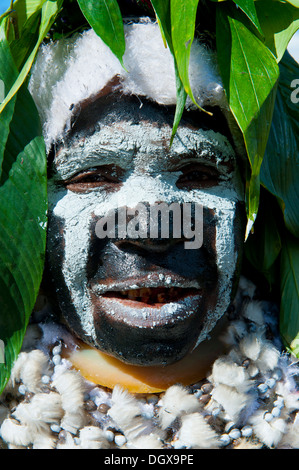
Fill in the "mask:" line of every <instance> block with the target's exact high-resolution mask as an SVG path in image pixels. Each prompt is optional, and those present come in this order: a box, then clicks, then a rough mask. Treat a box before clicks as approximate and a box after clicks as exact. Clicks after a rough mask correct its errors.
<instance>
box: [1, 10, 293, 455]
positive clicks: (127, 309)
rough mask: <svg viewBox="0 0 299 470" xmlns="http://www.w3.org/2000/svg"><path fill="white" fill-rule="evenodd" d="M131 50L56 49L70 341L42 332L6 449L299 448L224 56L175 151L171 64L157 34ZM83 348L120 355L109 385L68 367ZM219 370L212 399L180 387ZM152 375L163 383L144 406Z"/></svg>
mask: <svg viewBox="0 0 299 470" xmlns="http://www.w3.org/2000/svg"><path fill="white" fill-rule="evenodd" d="M125 34H126V43H127V49H126V54H125V57H124V64H125V69H124V68H122V67H121V65H120V64H119V63H118V61H117V59H116V58H115V57H114V56H113V55H112V54H111V52H110V51H109V49H108V48H107V47H106V46H105V45H104V44H103V43H102V41H101V40H100V39H99V38H98V37H97V36H96V35H95V33H94V32H93V31H92V30H90V31H86V32H84V33H83V34H80V35H78V36H74V37H73V38H71V39H68V40H65V39H63V40H60V41H57V42H54V43H50V44H47V45H44V46H42V48H41V51H40V52H39V55H38V57H37V61H36V64H35V67H34V70H33V73H32V76H31V82H30V85H29V88H30V91H31V94H32V96H33V97H34V100H35V102H36V104H37V107H38V110H39V113H40V116H41V120H42V122H43V130H44V137H45V142H46V146H47V151H48V164H49V187H48V194H49V226H48V244H47V257H48V260H47V272H48V273H50V278H51V284H52V286H51V287H52V295H54V294H55V297H56V298H57V308H59V310H60V312H61V316H62V319H64V321H65V322H66V325H67V327H68V328H67V330H66V329H63V328H61V325H60V323H59V321H58V320H57V319H56V318H55V321H53V317H50V319H48V320H47V319H45V318H43V319H42V321H40V322H39V323H38V328H40V329H41V331H42V336H41V338H40V337H38V338H37V339H36V338H35V337H34V334H35V329H34V327H35V323H34V322H32V323H31V324H30V325H29V328H28V330H27V337H26V338H25V341H24V343H23V350H22V352H21V353H20V355H19V357H18V359H17V361H16V363H15V365H14V368H13V370H12V375H11V380H10V383H9V384H8V387H7V388H6V391H5V396H4V398H3V399H4V403H5V409H6V410H7V409H8V410H10V412H11V414H12V418H11V417H10V416H7V415H5V416H6V417H5V419H4V420H3V422H2V424H1V428H0V435H1V437H2V439H3V441H4V442H5V443H6V444H7V445H8V447H9V448H15V447H18V448H28V447H32V448H34V449H35V448H57V449H62V448H82V449H84V448H98V449H99V448H101V449H103V448H108V449H115V448H122V449H123V448H125V449H140V448H143V449H165V448H167V449H181V448H192V449H194V448H221V447H226V446H229V447H230V448H239V449H240V448H261V447H268V448H271V447H276V448H286V447H287V448H298V446H299V444H298V410H299V404H298V385H297V384H296V380H295V376H296V374H297V375H298V365H296V364H293V363H292V360H291V359H290V358H289V357H288V356H287V355H285V354H284V353H281V344H280V342H279V337H278V334H277V324H276V323H275V318H276V316H277V312H275V311H274V310H275V309H273V306H272V305H270V304H269V302H263V301H261V300H260V299H259V298H258V296H257V292H256V288H255V286H254V285H253V284H252V283H251V282H250V281H248V280H246V279H244V277H243V276H242V277H239V276H240V271H241V263H242V251H243V244H244V232H245V223H246V220H245V208H244V201H243V196H244V180H243V175H244V171H243V168H244V165H246V158H245V155H246V154H245V150H244V148H243V145H242V139H241V138H240V136H239V133H238V131H237V130H236V127H235V125H234V121H233V119H232V116H231V115H230V113H229V111H228V107H227V103H226V99H225V95H224V92H223V87H222V84H221V80H220V78H219V75H218V72H217V62H216V59H215V54H214V52H213V51H212V50H210V49H208V48H207V47H206V45H205V44H204V42H203V38H201V42H198V41H195V43H194V46H193V48H192V52H191V63H190V77H191V84H192V89H193V92H194V96H195V97H196V100H197V102H198V104H199V105H200V106H202V107H204V109H205V110H206V111H209V113H210V114H208V113H207V112H203V111H200V110H199V109H197V107H196V106H195V107H194V106H193V105H192V102H191V101H187V103H186V110H185V112H184V114H183V117H182V120H181V122H180V125H179V127H178V129H177V132H176V135H175V137H174V139H173V142H172V145H170V141H171V136H172V123H173V116H174V112H175V104H176V87H175V76H174V71H173V63H172V58H171V54H170V52H169V50H167V49H165V47H164V44H163V42H162V39H161V35H160V31H159V27H158V25H157V24H155V23H153V22H152V21H150V20H147V19H142V20H140V21H138V22H137V23H136V22H129V23H127V24H126V25H125ZM170 209H171V210H170ZM159 210H160V216H158V217H156V218H154V217H151V216H152V215H153V214H155V213H156V212H157V211H158V212H159ZM163 210H164V212H163ZM155 211H156V212H155ZM184 211H185V212H184ZM165 215H166V216H165ZM45 281H47V277H45ZM275 313H276V314H275ZM35 319H37V316H35ZM223 320H224V322H223ZM219 325H220V329H219ZM30 327H31V328H30ZM216 330H217V335H220V336H221V337H222V342H223V344H225V345H226V348H227V349H226V351H225V352H223V351H221V352H220V350H219V349H218V346H219V344H218V345H217V342H215V337H217V335H216V336H215V331H216ZM32 331H33V335H32ZM76 337H79V338H80V339H81V340H82V341H83V342H84V343H86V344H89V345H90V346H91V347H92V348H93V349H92V351H93V352H94V351H103V352H104V353H107V354H106V356H107V357H108V359H106V362H105V361H103V360H101V361H100V362H98V368H97V370H96V373H94V375H93V376H92V377H91V376H90V375H89V376H88V377H86V374H85V373H84V368H83V367H75V368H74V367H73V366H74V361H72V360H69V358H68V359H66V358H65V357H61V354H62V351H63V349H62V348H63V347H64V346H65V345H67V347H70V348H73V349H74V351H75V354H76V353H77V351H78V343H77V342H76V340H75V338H76ZM72 342H73V343H74V344H71V343H72ZM204 344H206V345H210V349H212V350H213V353H214V355H213V360H211V356H210V357H209V358H208V361H207V356H208V352H207V348H205V347H202V346H203V345H204ZM211 345H212V346H211ZM216 345H217V347H216ZM193 351H194V352H195V351H198V352H199V353H198V354H197V355H196V356H195V361H194V360H193V362H192V360H191V361H190V357H191V356H192V352H193ZM84 352H85V350H84V348H83V356H84ZM89 352H90V351H89ZM79 354H80V351H79ZM100 357H101V356H100ZM192 357H193V358H194V356H192ZM185 358H187V359H188V358H189V359H188V360H189V363H188V361H187V362H184V361H185ZM116 359H120V361H118V363H121V364H122V368H118V369H117V376H116V378H115V381H114V383H113V385H112V386H110V385H109V384H108V382H109V380H108V379H109V377H108V378H107V376H108V375H109V374H110V373H111V367H112V368H113V365H114V364H115V360H116ZM90 362H91V360H90V356H87V363H88V364H86V361H85V366H89V363H90ZM204 362H206V365H208V369H207V368H205V370H204V371H203V369H201V373H202V374H203V375H201V376H200V377H199V376H198V375H196V378H197V379H198V380H199V379H200V380H199V381H198V382H197V383H195V382H196V380H194V381H193V382H192V381H190V382H187V384H186V383H184V381H182V380H178V377H180V379H181V378H182V375H181V376H180V375H178V374H173V371H176V370H177V369H180V371H182V369H187V368H188V367H190V364H191V368H192V367H193V368H196V367H198V364H199V365H201V363H204ZM107 364H108V365H109V367H110V369H109V368H107ZM182 364H183V366H182ZM187 366H188V367H187ZM132 367H133V368H135V369H132ZM137 369H138V374H137V378H138V377H139V379H140V377H141V375H142V373H144V371H147V370H151V371H153V372H152V376H151V381H149V380H148V377H145V378H146V379H147V380H143V381H142V380H140V381H139V382H138V384H137V385H138V388H137V390H136V389H134V387H133V386H132V383H133V378H135V379H136V370H137ZM132 370H134V373H132ZM170 370H171V371H172V373H169V371H170ZM128 371H130V374H131V375H130V374H128ZM99 372H100V374H101V378H103V376H105V375H106V377H105V380H106V381H105V383H104V384H103V383H101V382H99V381H97V379H98V377H99V375H97V374H98V373H99ZM134 374H135V375H134ZM171 374H173V375H171ZM196 374H198V369H197V370H196ZM204 374H207V375H204ZM154 375H156V381H155V377H154ZM123 377H125V379H124V380H123ZM128 377H129V379H128ZM165 377H166V379H165ZM193 377H194V376H193ZM185 378H186V376H185ZM86 379H87V380H86ZM162 379H165V380H164V384H163V387H161V383H162V382H163V380H162ZM168 379H169V382H167V380H168ZM178 382H180V384H183V385H188V387H184V386H182V385H180V384H178ZM97 384H100V385H97ZM157 384H158V386H157ZM165 384H166V385H165ZM120 385H121V386H122V387H120ZM141 385H142V386H143V385H146V386H147V387H148V385H151V387H148V388H147V389H146V393H147V395H146V397H144V395H143V394H142V395H141V396H140V395H139V394H140V392H144V388H141ZM123 389H127V390H129V392H132V393H131V394H130V393H128V392H127V390H123ZM136 391H137V394H135V392H136ZM133 392H134V394H133ZM153 392H154V395H153V394H152V393H153ZM161 392H165V393H161ZM0 411H1V408H0ZM6 412H7V411H6ZM296 413H297V414H296ZM120 458H121V457H120ZM119 462H120V461H118V463H119ZM106 463H110V461H109V462H106Z"/></svg>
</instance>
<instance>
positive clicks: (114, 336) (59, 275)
mask: <svg viewBox="0 0 299 470" xmlns="http://www.w3.org/2000/svg"><path fill="white" fill-rule="evenodd" d="M196 115H197V117H196V118H195V117H194V116H195V114H191V113H188V114H187V117H185V118H184V119H183V120H182V121H181V124H180V126H179V128H178V131H177V134H176V137H175V138H174V141H173V144H172V146H171V148H170V147H169V142H170V137H171V131H172V121H173V114H171V113H170V110H169V109H166V108H165V107H163V108H162V107H158V106H155V105H154V104H150V103H148V102H143V104H142V106H141V103H140V101H139V100H138V99H137V98H136V97H127V98H124V97H122V98H119V97H118V98H117V97H115V96H110V95H109V96H108V97H106V98H105V99H104V98H101V99H98V100H97V101H96V102H94V103H89V104H87V105H86V106H85V108H84V109H81V113H80V115H79V116H77V117H76V119H75V120H74V123H73V127H72V132H71V134H70V135H69V136H68V137H67V139H66V140H65V142H64V144H63V145H61V146H60V147H59V148H58V150H57V152H56V154H55V158H54V161H53V164H52V168H51V178H50V180H49V190H48V191H49V233H48V262H49V267H50V271H51V274H52V278H53V284H54V287H55V291H56V294H57V299H58V302H59V305H60V309H61V312H62V315H63V317H64V318H65V320H66V322H67V324H68V325H69V327H70V328H71V330H72V331H73V332H74V333H75V334H76V335H77V336H79V337H80V338H81V339H82V340H83V341H85V342H86V343H88V344H90V345H92V346H95V347H96V348H98V349H100V350H102V351H104V352H106V353H108V354H110V355H113V356H115V357H118V358H119V359H121V360H123V361H124V362H128V363H131V364H139V365H164V364H170V363H172V362H175V361H177V360H179V359H181V358H182V357H183V356H184V355H185V354H187V353H188V352H189V351H191V350H193V349H194V348H195V347H196V346H197V345H198V344H199V343H200V342H201V341H203V340H204V339H206V338H207V336H208V334H209V333H210V331H211V330H212V329H213V327H214V326H215V324H216V322H217V321H218V319H219V318H220V317H221V316H222V315H223V314H224V313H225V312H226V310H227V308H228V306H229V304H230V302H231V300H232V293H233V289H234V284H235V281H236V277H237V272H238V266H239V262H240V254H241V251H242V245H243V239H244V226H243V222H242V221H243V211H244V208H243V203H242V193H243V189H242V183H241V179H240V177H239V173H238V167H237V161H236V156H235V154H234V151H233V148H232V146H231V144H230V142H229V139H228V138H227V137H226V136H225V135H224V134H225V131H224V126H223V125H222V124H223V122H222V121H221V119H220V121H221V122H220V121H219V119H218V118H216V117H215V116H214V118H213V119H212V120H211V122H209V123H207V122H206V120H207V116H205V115H204V113H196ZM199 115H200V117H198V116H199ZM220 130H221V131H222V133H221V132H220ZM160 203H165V204H166V205H168V206H170V204H173V203H175V204H176V206H177V207H179V208H180V209H181V210H182V211H183V208H184V207H186V206H187V205H188V204H189V207H192V208H193V209H194V207H195V206H196V207H201V208H202V222H203V224H202V240H203V243H202V245H201V246H200V247H199V248H193V247H191V246H192V245H190V246H187V245H186V243H185V242H186V233H185V232H184V231H183V230H181V232H180V233H179V234H178V233H174V231H173V230H170V231H169V233H168V234H167V236H165V234H164V235H163V233H162V234H161V233H160V232H159V235H158V237H157V238H152V237H151V236H148V235H144V233H149V232H144V231H143V232H142V233H143V235H142V234H141V232H140V231H139V232H138V229H139V230H140V227H143V228H144V227H147V228H148V226H149V223H150V222H149V221H150V220H151V219H150V218H149V216H148V215H149V211H150V208H151V207H153V206H155V205H157V204H160ZM187 203H188V204H187ZM141 206H142V210H141V209H140V208H141ZM119 208H122V210H123V212H122V213H123V214H125V216H124V217H125V219H124V220H125V222H126V224H127V227H129V223H132V219H134V217H135V219H134V221H135V222H137V221H138V224H137V225H135V227H136V230H135V232H134V231H131V232H130V233H129V232H128V233H127V234H125V235H123V236H119V232H118V231H115V233H114V236H112V235H113V234H112V235H111V233H110V235H109V236H108V237H106V238H103V236H101V237H100V236H98V235H99V234H98V232H97V227H98V226H99V225H98V224H99V222H100V221H103V220H106V219H107V214H109V217H110V219H111V215H113V216H114V215H115V214H116V213H117V214H119V213H120V212H118V211H119ZM193 209H192V211H191V216H190V223H191V224H193V225H192V227H193V228H194V227H195V226H196V220H195V218H196V214H197V212H196V211H195V210H193ZM182 213H183V212H181V214H182ZM173 214H174V213H173ZM136 216H138V217H137V218H136ZM103 217H106V219H103ZM118 217H119V215H117V216H116V217H115V219H113V220H115V222H116V225H117V223H119V218H118ZM173 217H174V215H173ZM110 219H109V220H110ZM135 222H134V223H135ZM157 223H158V225H160V227H159V229H161V228H162V224H163V223H164V222H163V220H162V217H161V219H158V222H157ZM106 227H107V226H106ZM134 234H135V235H134ZM140 234H141V236H140Z"/></svg>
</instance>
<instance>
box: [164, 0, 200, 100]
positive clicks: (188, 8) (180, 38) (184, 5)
mask: <svg viewBox="0 0 299 470" xmlns="http://www.w3.org/2000/svg"><path fill="white" fill-rule="evenodd" d="M170 5H171V12H170V13H171V39H172V44H173V52H174V56H175V59H176V63H177V68H178V73H179V75H180V77H181V80H182V83H183V85H184V88H185V91H186V93H188V95H189V96H190V98H191V99H192V101H193V103H194V104H197V103H196V100H195V98H194V96H193V92H192V90H191V86H190V82H189V60H190V52H191V46H192V43H193V39H194V31H195V19H196V12H197V5H198V0H189V1H188V2H182V1H180V0H171V3H170Z"/></svg>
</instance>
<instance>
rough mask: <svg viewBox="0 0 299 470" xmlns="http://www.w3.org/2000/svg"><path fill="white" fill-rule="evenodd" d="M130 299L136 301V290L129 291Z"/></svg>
mask: <svg viewBox="0 0 299 470" xmlns="http://www.w3.org/2000/svg"><path fill="white" fill-rule="evenodd" d="M127 292H128V298H129V299H130V300H134V299H135V298H136V297H137V296H136V291H135V290H128V291H127Z"/></svg>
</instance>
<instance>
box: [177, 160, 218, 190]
mask: <svg viewBox="0 0 299 470" xmlns="http://www.w3.org/2000/svg"><path fill="white" fill-rule="evenodd" d="M180 171H182V173H183V174H182V175H181V176H180V177H179V179H178V181H177V183H176V185H177V187H178V188H179V189H187V190H191V189H201V188H209V187H212V186H215V185H217V184H218V180H219V173H218V171H217V170H216V169H215V168H213V167H209V166H206V165H200V164H194V163H191V164H189V165H186V166H185V167H183V168H180Z"/></svg>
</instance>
